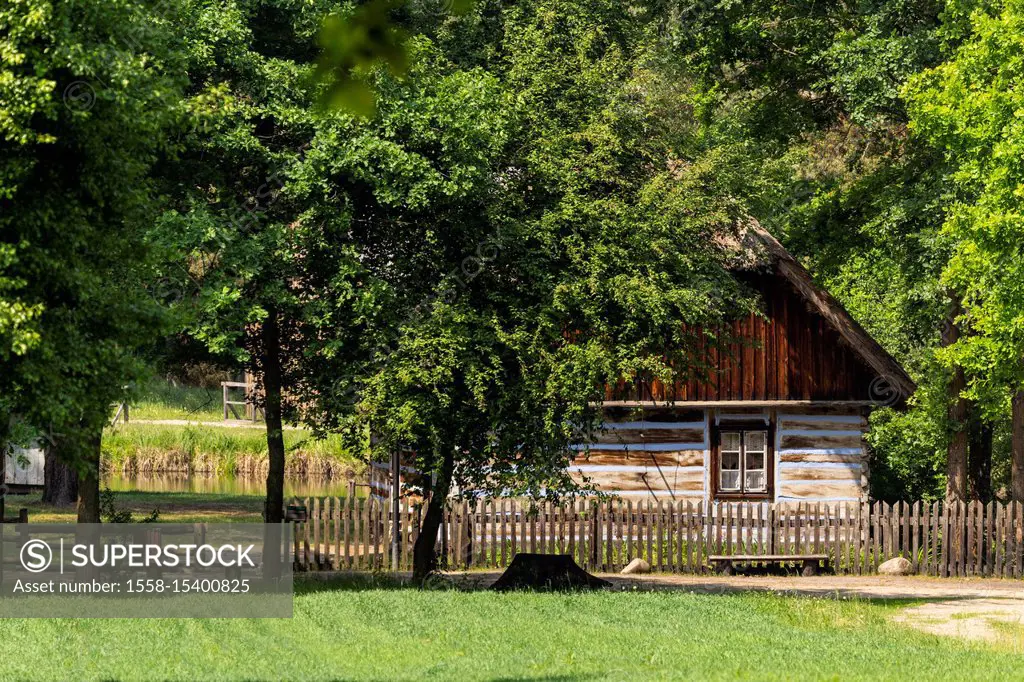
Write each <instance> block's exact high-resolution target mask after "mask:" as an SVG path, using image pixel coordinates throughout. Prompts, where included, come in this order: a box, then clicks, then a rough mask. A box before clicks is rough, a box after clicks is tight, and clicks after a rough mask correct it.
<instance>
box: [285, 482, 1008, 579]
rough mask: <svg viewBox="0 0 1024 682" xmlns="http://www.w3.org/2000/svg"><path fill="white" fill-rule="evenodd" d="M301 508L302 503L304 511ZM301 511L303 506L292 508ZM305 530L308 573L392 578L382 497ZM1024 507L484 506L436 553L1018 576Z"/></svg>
mask: <svg viewBox="0 0 1024 682" xmlns="http://www.w3.org/2000/svg"><path fill="white" fill-rule="evenodd" d="M296 502H298V501H296ZM293 504H294V502H293ZM304 504H305V506H306V508H307V510H308V512H309V517H308V520H306V521H299V522H296V523H295V544H294V553H295V555H294V565H295V568H296V570H299V571H316V570H390V569H391V568H392V565H393V564H392V549H393V543H392V541H391V530H392V507H391V504H390V502H389V501H386V500H379V499H358V500H357V499H352V498H349V499H345V498H325V499H320V498H317V499H313V500H309V499H306V500H305V501H304ZM422 513H423V510H422V508H421V507H420V506H419V505H416V506H411V505H409V504H408V503H405V502H403V503H402V504H401V505H400V509H399V517H398V521H399V538H398V539H399V542H398V543H397V551H398V566H399V568H400V569H401V570H409V569H410V568H411V567H412V548H413V545H414V544H415V542H416V539H417V536H418V532H419V526H420V516H421V514H422ZM1022 534H1024V505H1021V504H1020V503H1016V502H1014V503H1009V504H998V503H995V502H991V503H988V504H981V503H978V502H971V503H969V504H965V503H950V504H945V503H939V502H934V503H930V504H929V503H921V502H914V503H913V504H908V503H903V502H901V503H897V504H885V503H881V502H876V503H874V504H866V503H865V504H859V503H853V502H851V503H838V504H837V503H830V504H825V503H811V504H806V503H802V504H797V503H779V504H772V503H767V502H765V503H754V502H736V503H724V502H723V503H712V504H706V503H704V502H692V501H690V502H633V501H622V500H605V501H594V500H577V501H576V502H572V503H566V504H561V505H557V504H552V503H545V502H541V503H536V504H531V503H530V502H524V501H519V500H512V499H481V500H475V501H473V502H453V503H452V504H451V505H449V507H448V508H447V510H446V512H445V516H444V522H443V524H442V527H441V532H440V533H439V537H438V541H437V548H438V550H439V552H440V554H441V563H442V565H443V566H444V567H445V568H448V569H453V570H468V569H486V568H491V569H495V568H497V569H500V568H504V567H505V566H507V565H508V564H509V562H510V561H511V560H512V557H513V556H514V555H515V554H516V553H517V552H541V553H558V554H569V555H571V556H572V557H573V558H574V559H575V560H576V562H577V563H579V564H580V565H581V566H583V567H584V568H586V569H587V570H589V571H592V572H608V571H618V570H620V569H621V568H622V567H623V566H625V565H626V564H627V563H629V562H630V561H631V560H632V559H633V558H635V557H641V558H643V559H646V560H647V561H648V562H649V563H650V564H651V566H652V568H653V570H655V571H663V572H674V573H704V572H708V571H710V570H711V569H710V567H709V566H708V562H707V557H708V556H710V555H715V554H794V555H795V554H827V555H829V557H830V558H831V563H832V566H833V568H834V569H835V571H836V572H837V573H840V574H854V575H860V574H870V573H874V572H875V570H876V569H877V567H878V566H879V564H881V563H882V562H883V561H886V560H887V559H891V558H893V557H898V556H902V557H904V558H906V559H908V560H909V561H910V562H911V563H912V565H913V567H914V571H915V572H917V573H920V574H926V575H933V576H942V577H948V576H956V577H962V576H992V577H1002V578H1020V577H1022V574H1024V560H1022V552H1024V537H1022Z"/></svg>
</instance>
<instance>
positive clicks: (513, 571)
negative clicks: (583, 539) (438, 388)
mask: <svg viewBox="0 0 1024 682" xmlns="http://www.w3.org/2000/svg"><path fill="white" fill-rule="evenodd" d="M611 586H612V584H611V583H610V582H608V581H607V580H602V579H601V578H595V577H594V576H592V575H590V574H589V573H587V572H586V571H584V570H583V569H582V568H580V567H579V566H577V565H576V562H575V561H573V559H572V557H571V556H569V555H568V554H527V553H520V554H516V555H515V557H513V559H512V563H511V564H510V565H509V567H508V568H507V569H506V570H505V572H504V573H503V574H502V575H501V577H500V578H498V579H497V580H496V581H495V582H494V584H493V585H491V589H492V590H499V591H505V590H537V591H545V592H547V591H552V592H554V591H568V590H595V589H600V588H602V587H611Z"/></svg>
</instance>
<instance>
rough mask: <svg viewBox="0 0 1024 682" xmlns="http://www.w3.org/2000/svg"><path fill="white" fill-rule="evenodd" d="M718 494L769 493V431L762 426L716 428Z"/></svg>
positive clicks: (751, 494)
mask: <svg viewBox="0 0 1024 682" xmlns="http://www.w3.org/2000/svg"><path fill="white" fill-rule="evenodd" d="M717 443H718V453H717V454H718V457H717V468H718V470H717V472H716V473H717V480H718V485H717V491H716V492H717V493H718V494H720V495H725V496H740V497H743V496H761V495H767V494H768V492H769V491H768V486H769V468H770V463H771V459H770V457H771V455H770V452H769V445H768V444H769V432H768V429H766V428H764V427H763V425H758V426H756V427H753V426H727V425H723V426H720V427H719V429H718V439H717Z"/></svg>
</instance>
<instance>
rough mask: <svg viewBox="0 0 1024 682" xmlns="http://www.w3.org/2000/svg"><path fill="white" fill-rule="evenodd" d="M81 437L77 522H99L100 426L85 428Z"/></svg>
mask: <svg viewBox="0 0 1024 682" xmlns="http://www.w3.org/2000/svg"><path fill="white" fill-rule="evenodd" d="M83 436H84V437H83V438H82V444H81V447H82V452H81V456H82V460H81V461H82V470H81V471H82V473H81V475H80V476H79V482H78V522H79V523H99V522H100V446H101V444H102V441H103V431H102V428H100V429H97V430H95V431H93V432H91V433H90V432H89V431H88V430H86V431H85V432H84V434H83Z"/></svg>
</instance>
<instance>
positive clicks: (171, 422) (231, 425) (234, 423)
mask: <svg viewBox="0 0 1024 682" xmlns="http://www.w3.org/2000/svg"><path fill="white" fill-rule="evenodd" d="M128 424H157V425H160V426H215V427H218V428H228V429H262V428H265V427H264V424H263V422H253V421H248V420H241V419H228V420H225V421H215V422H211V421H197V420H192V419H132V420H131V421H130V422H128ZM282 428H283V429H285V430H286V431H289V430H297V429H299V428H300V427H298V426H291V425H289V424H285V425H284V426H283V427H282Z"/></svg>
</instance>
